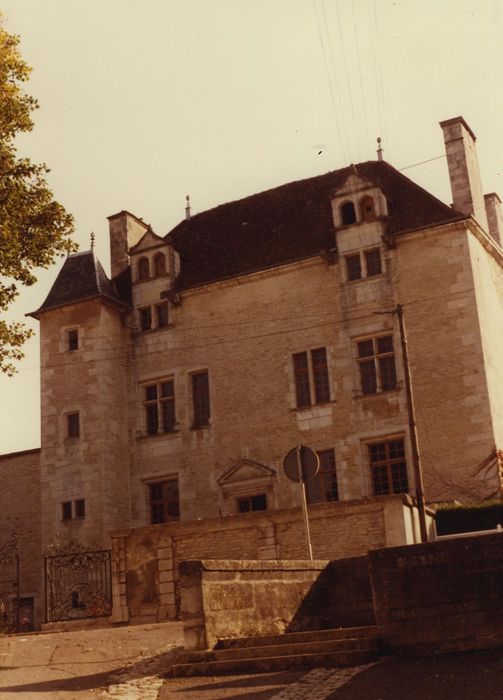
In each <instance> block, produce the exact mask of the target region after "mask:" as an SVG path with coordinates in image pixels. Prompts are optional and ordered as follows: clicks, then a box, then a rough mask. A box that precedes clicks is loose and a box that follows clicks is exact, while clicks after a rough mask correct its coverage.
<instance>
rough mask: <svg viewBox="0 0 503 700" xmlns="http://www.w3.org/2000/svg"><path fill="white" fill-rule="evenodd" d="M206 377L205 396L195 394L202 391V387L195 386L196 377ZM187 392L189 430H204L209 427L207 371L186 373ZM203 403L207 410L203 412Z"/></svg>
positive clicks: (209, 388) (208, 383) (208, 380)
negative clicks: (188, 400) (188, 396)
mask: <svg viewBox="0 0 503 700" xmlns="http://www.w3.org/2000/svg"><path fill="white" fill-rule="evenodd" d="M204 375H206V378H207V379H206V389H205V391H206V395H205V396H203V395H202V394H199V395H197V396H196V392H199V391H202V387H197V386H196V377H202V376H204ZM188 377H189V387H190V389H189V391H190V394H189V395H190V415H191V430H204V429H206V428H210V427H211V394H212V390H211V382H210V372H209V369H208V368H207V367H206V368H202V369H196V370H191V371H189V372H188ZM203 403H204V404H207V409H204V410H203ZM198 404H201V405H198Z"/></svg>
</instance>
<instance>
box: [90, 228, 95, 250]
mask: <svg viewBox="0 0 503 700" xmlns="http://www.w3.org/2000/svg"><path fill="white" fill-rule="evenodd" d="M95 238H96V236H95V235H94V231H91V250H94V239H95Z"/></svg>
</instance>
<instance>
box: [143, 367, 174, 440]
mask: <svg viewBox="0 0 503 700" xmlns="http://www.w3.org/2000/svg"><path fill="white" fill-rule="evenodd" d="M143 390H144V401H143V406H144V410H145V428H146V431H147V435H157V434H158V433H171V432H173V431H174V429H175V424H176V416H175V382H174V380H173V379H165V380H164V381H161V382H158V383H157V384H149V385H148V386H145V387H143Z"/></svg>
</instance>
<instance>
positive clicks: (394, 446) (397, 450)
mask: <svg viewBox="0 0 503 700" xmlns="http://www.w3.org/2000/svg"><path fill="white" fill-rule="evenodd" d="M388 451H389V456H390V458H391V459H400V458H401V457H404V456H405V449H404V445H403V440H392V441H391V442H388Z"/></svg>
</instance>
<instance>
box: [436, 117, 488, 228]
mask: <svg viewBox="0 0 503 700" xmlns="http://www.w3.org/2000/svg"><path fill="white" fill-rule="evenodd" d="M440 126H441V127H442V130H443V132H444V142H445V152H446V154H447V165H448V167H449V177H450V180H451V191H452V200H453V207H454V209H457V211H459V212H461V213H462V214H465V215H466V216H473V218H474V219H475V220H476V221H477V223H478V224H479V226H481V227H482V228H483V229H484V231H487V230H488V225H487V216H486V207H485V202H484V195H483V192H482V183H481V180H480V171H479V163H478V159H477V151H476V148H475V141H476V137H475V134H474V133H473V131H472V130H471V129H470V127H469V126H468V124H467V123H466V122H465V120H464V119H463V117H454V119H447V120H446V121H444V122H440Z"/></svg>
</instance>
